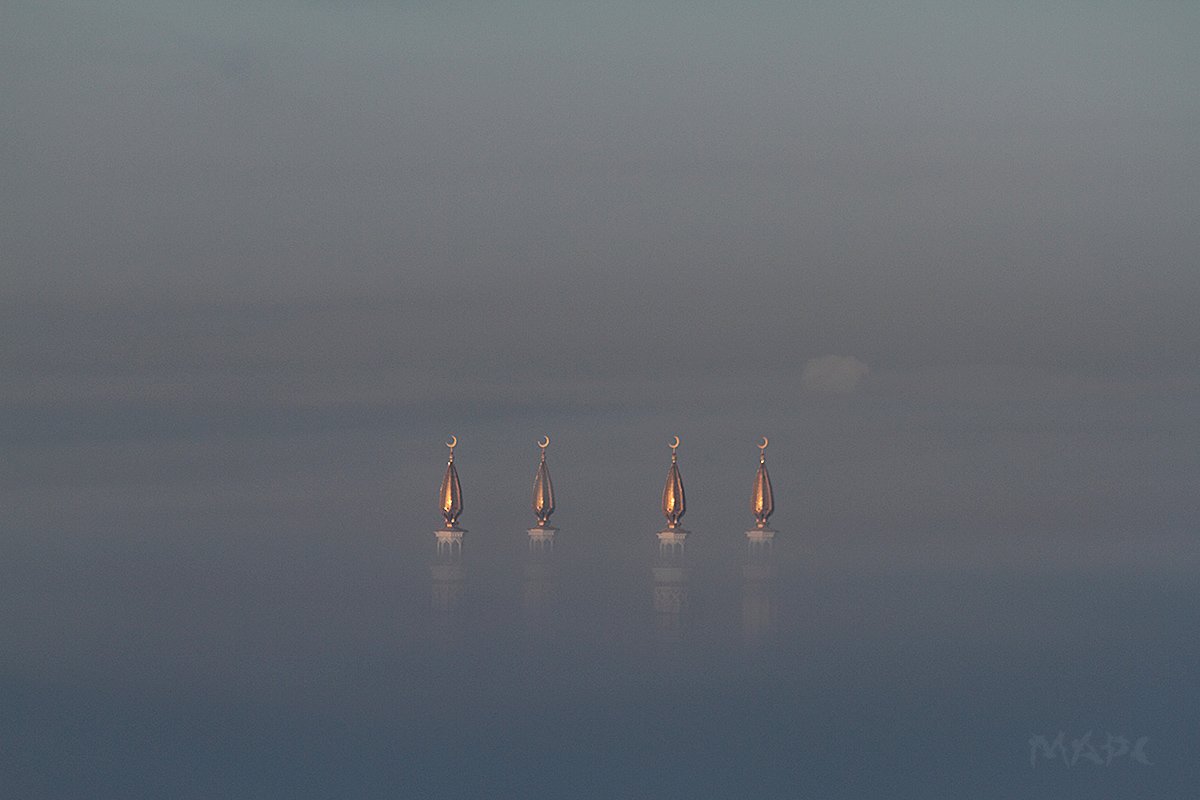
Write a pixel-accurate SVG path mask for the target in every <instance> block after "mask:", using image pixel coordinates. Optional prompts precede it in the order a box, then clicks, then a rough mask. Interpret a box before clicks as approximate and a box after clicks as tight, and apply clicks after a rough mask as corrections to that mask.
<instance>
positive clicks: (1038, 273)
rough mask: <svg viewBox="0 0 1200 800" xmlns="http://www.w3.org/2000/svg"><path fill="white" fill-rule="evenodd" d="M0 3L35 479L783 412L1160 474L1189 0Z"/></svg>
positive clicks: (1193, 270) (1179, 322)
mask: <svg viewBox="0 0 1200 800" xmlns="http://www.w3.org/2000/svg"><path fill="white" fill-rule="evenodd" d="M0 13H2V15H3V16H2V24H0V44H2V46H0V59H2V61H0V99H2V101H3V102H2V104H0V125H2V130H3V136H2V137H0V179H2V182H3V185H4V187H5V189H4V192H3V194H2V196H0V251H2V258H0V270H2V278H3V283H2V292H3V309H4V313H3V316H2V318H0V319H2V322H0V324H2V325H3V330H2V331H0V333H2V336H0V341H2V342H3V344H2V345H0V348H2V349H0V357H2V359H3V377H2V378H0V397H2V402H3V404H4V411H5V413H4V419H5V422H4V426H5V437H6V438H8V439H9V440H11V441H14V442H19V443H23V447H25V448H26V449H24V450H22V451H21V452H22V453H23V454H24V455H27V456H29V457H30V458H32V457H33V456H32V455H30V454H31V453H33V452H34V450H31V449H28V448H36V447H38V446H40V445H39V443H41V444H45V443H50V444H54V443H61V442H62V441H68V442H69V441H77V440H81V439H82V440H89V439H93V438H97V437H98V438H101V439H111V438H116V439H117V440H122V439H126V438H131V439H139V438H144V437H147V436H148V437H151V438H153V437H155V436H160V435H171V436H177V435H184V436H188V435H191V434H195V433H197V432H199V433H200V434H203V433H204V431H205V430H207V428H206V427H205V425H206V424H209V423H206V422H205V420H209V421H210V422H211V424H212V425H218V423H216V422H212V421H213V420H222V421H223V422H221V423H220V424H219V425H218V427H221V426H224V428H222V430H224V429H225V428H229V427H230V426H232V429H233V430H236V431H243V432H250V433H253V432H255V431H259V432H262V431H266V432H267V433H269V432H270V431H271V430H275V429H276V428H278V427H279V426H280V425H281V424H282V425H283V426H284V427H285V428H288V426H293V427H298V428H301V429H307V428H310V427H317V428H321V427H329V426H334V427H336V426H338V425H340V424H342V423H340V422H339V420H345V419H357V420H363V419H365V420H366V423H363V424H373V423H371V420H376V421H383V420H386V421H387V423H386V424H393V425H407V426H408V429H411V426H412V423H413V422H414V421H415V420H421V421H422V422H427V423H428V424H429V425H430V426H431V431H430V432H429V434H430V435H431V436H432V435H435V434H433V431H438V433H436V435H437V436H439V437H440V436H441V433H440V432H441V431H443V430H445V429H448V428H451V427H455V426H462V425H464V424H469V423H470V421H471V420H472V419H476V418H480V415H482V416H483V417H488V416H489V415H492V416H494V415H497V414H500V415H501V416H502V415H503V414H505V413H508V412H509V411H512V410H513V409H517V410H523V411H525V412H528V413H530V414H533V415H536V414H537V413H561V412H563V411H577V412H578V413H579V414H581V415H583V418H586V417H587V415H589V414H599V413H602V412H607V413H613V414H617V415H620V414H622V413H625V414H628V413H632V412H635V411H638V410H643V411H654V412H657V413H662V414H664V415H666V416H667V417H673V418H674V419H676V420H677V423H676V424H679V425H684V424H686V423H688V422H689V421H698V420H699V419H700V416H699V415H701V414H703V413H708V412H712V413H733V414H734V415H735V416H737V415H743V416H747V417H750V418H751V419H753V420H757V421H759V422H772V421H776V422H778V421H779V418H778V414H779V413H782V412H783V411H788V412H789V413H791V412H793V411H794V410H795V409H797V408H804V409H809V410H810V411H811V410H812V409H816V411H814V412H812V413H814V414H816V416H815V417H813V416H811V415H810V417H808V418H805V420H804V424H805V425H807V426H808V428H807V430H808V433H807V435H809V436H812V437H816V438H817V439H818V440H819V439H820V437H821V436H822V435H823V434H822V431H826V432H827V431H831V430H833V429H834V428H836V426H831V424H830V422H829V419H828V418H825V417H822V416H821V415H822V414H826V412H827V413H828V414H835V413H839V414H843V415H845V416H844V417H843V419H844V420H846V422H845V424H844V425H843V426H842V427H841V428H837V430H839V431H842V432H845V433H847V436H848V435H849V433H851V432H853V433H856V434H861V435H862V437H863V445H862V446H863V447H868V448H869V447H880V446H883V445H884V437H883V436H882V435H880V434H881V431H883V430H889V431H892V432H893V433H894V432H895V431H896V430H898V429H900V428H906V427H907V428H911V427H913V424H914V422H913V419H914V417H913V416H912V415H917V419H918V421H917V422H916V423H915V424H916V425H917V427H920V425H932V426H934V427H938V428H939V429H940V428H945V427H947V426H949V429H950V434H951V435H952V434H953V428H954V426H955V425H958V426H959V428H960V429H968V430H971V431H973V434H972V435H974V436H976V437H980V436H983V437H986V436H988V435H989V434H995V435H996V436H1001V437H1003V436H1007V437H1008V438H1007V439H1003V441H994V440H989V441H988V442H986V445H987V446H988V447H990V448H991V450H990V451H991V452H992V453H993V454H995V453H996V452H998V451H997V450H996V448H995V447H994V446H993V445H997V446H1017V445H1014V440H1023V439H1022V437H1024V439H1032V438H1036V437H1039V436H1040V435H1042V434H1045V433H1047V432H1048V431H1052V432H1053V434H1054V435H1055V436H1060V437H1061V436H1068V437H1069V436H1070V435H1071V434H1072V433H1074V434H1078V435H1079V436H1087V437H1091V438H1090V442H1091V444H1092V445H1094V446H1095V447H1098V448H1100V449H1101V451H1102V455H1103V454H1104V453H1109V455H1105V456H1104V457H1105V458H1112V459H1113V462H1114V471H1116V470H1117V469H1124V467H1123V466H1121V467H1118V466H1117V464H1116V462H1117V461H1120V460H1121V459H1123V458H1125V456H1124V455H1122V456H1114V455H1111V453H1110V450H1111V448H1112V447H1117V446H1120V447H1124V446H1125V445H1127V444H1128V445H1129V446H1130V447H1134V448H1137V447H1142V448H1143V450H1141V451H1138V453H1132V451H1130V452H1131V455H1132V456H1133V457H1134V458H1135V461H1136V460H1138V459H1140V460H1141V462H1142V463H1141V464H1140V466H1138V465H1137V464H1135V465H1134V468H1135V469H1149V470H1152V471H1153V470H1156V469H1158V468H1160V467H1161V468H1162V469H1163V470H1164V471H1165V472H1166V473H1169V475H1170V477H1164V478H1162V480H1165V481H1167V484H1166V485H1167V488H1162V487H1163V484H1162V483H1161V480H1160V479H1159V478H1157V477H1156V478H1153V479H1151V478H1146V479H1145V480H1146V482H1147V483H1152V484H1156V485H1158V486H1159V489H1160V490H1161V491H1167V492H1169V493H1170V492H1175V491H1176V490H1178V491H1179V492H1181V493H1182V492H1183V491H1184V490H1185V489H1186V487H1188V486H1194V484H1195V479H1196V478H1197V468H1196V464H1195V460H1194V457H1193V456H1192V455H1190V454H1189V453H1192V452H1194V445H1195V444H1196V433H1195V427H1194V424H1193V422H1194V421H1193V419H1192V410H1194V407H1195V402H1196V400H1197V392H1198V387H1200V375H1198V372H1197V367H1196V353H1197V351H1198V350H1200V326H1198V325H1196V324H1195V309H1196V308H1197V307H1198V306H1200V270H1198V269H1197V253H1200V228H1198V227H1197V226H1196V224H1195V219H1196V216H1197V211H1198V209H1200V202H1198V201H1200V153H1198V150H1200V147H1198V141H1197V138H1198V137H1197V131H1200V99H1198V98H1200V95H1198V94H1197V93H1196V91H1195V87H1196V85H1197V79H1198V78H1200V54H1198V53H1200V51H1198V50H1197V48H1196V47H1195V43H1196V38H1197V35H1198V34H1200V10H1198V9H1197V8H1196V7H1195V6H1194V5H1193V4H1190V3H1160V4H1145V3H1104V4H1090V3H1089V4H1038V3H988V4H970V5H969V6H964V5H963V4H959V3H871V4H861V3H830V4H808V3H754V4H706V5H701V6H698V5H696V4H694V3H693V4H683V3H674V4H672V3H664V2H654V3H628V4H612V3H605V4H599V5H596V4H592V5H588V6H586V7H585V6H584V5H583V4H562V3H550V2H546V3H532V2H518V3H511V2H508V3H488V4H464V3H384V2H359V3H353V2H351V3H324V2H322V3H316V2H310V3H278V2H254V3H233V2H229V3H217V2H200V3H196V2H189V3H181V2H146V1H145V0H131V1H130V2H107V3H84V2H81V3H43V2H9V3H6V4H5V7H4V11H3V12H0ZM824 356H840V357H842V358H843V359H846V360H844V361H842V362H832V366H831V362H819V363H818V365H816V366H814V367H812V368H810V371H809V373H808V377H807V378H805V379H802V376H803V375H804V370H805V367H806V365H808V364H809V361H810V359H814V358H821V357H824ZM850 359H853V360H850ZM820 363H824V364H825V368H824V369H825V371H824V372H822V371H821V369H820V368H819V367H820ZM839 363H840V364H842V366H843V367H844V369H843V370H842V371H841V372H839V371H838V368H837V364H839ZM847 365H848V366H847ZM830 369H832V372H830ZM845 369H848V370H849V372H845ZM814 370H815V371H814ZM864 373H865V374H864ZM847 375H850V376H852V377H851V379H849V382H847V380H848V379H847ZM822 389H842V390H845V389H852V390H853V391H851V392H845V391H841V392H834V393H826V392H823V391H822ZM864 392H865V393H867V394H868V395H869V396H870V397H871V398H872V399H871V400H870V402H869V403H868V406H869V407H865V408H864V407H861V406H860V407H857V408H856V407H854V406H853V405H852V404H853V403H855V402H858V403H860V404H861V403H864V402H866V401H864V400H862V399H861V398H859V399H858V400H855V399H854V398H855V396H856V395H861V394H863V393H864ZM821 409H825V410H824V411H822V410H821ZM806 413H807V412H806ZM772 414H775V415H776V416H775V417H772ZM922 415H923V416H922ZM281 418H283V419H285V420H291V421H290V422H287V421H285V422H284V423H280V422H279V419H281ZM921 419H923V420H924V422H920V420H921ZM379 424H384V422H380V423H379ZM668 424H669V423H668ZM759 427H761V426H759ZM260 428H261V429H262V430H261V431H260V430H259V429H260ZM757 430H758V427H755V426H753V425H751V427H749V428H747V431H746V435H747V436H751V437H752V436H754V435H755V433H756V431H757ZM872 430H874V433H870V431H872ZM1147 430H1149V431H1151V432H1152V441H1150V442H1149V443H1147V440H1146V437H1145V436H1143V435H1142V432H1145V431H1147ZM540 431H541V427H540V426H538V427H537V430H536V431H535V432H534V435H535V436H536V435H539V434H540ZM189 432H190V433H189ZM839 435H840V434H839ZM939 435H942V434H941V433H939ZM1079 436H1076V438H1075V439H1073V440H1072V443H1071V445H1070V446H1076V445H1079V444H1081V442H1080V441H1079ZM1181 437H1182V438H1181ZM1114 439H1115V441H1114ZM1125 440H1133V441H1130V442H1126V441H1125ZM945 443H946V442H945V440H944V439H943V440H940V441H939V442H935V443H933V444H932V445H931V446H932V447H935V448H936V447H941V446H942V445H944V444H945ZM1171 443H1175V446H1176V447H1177V448H1178V450H1177V451H1176V450H1173V449H1172V445H1171ZM795 444H796V446H797V448H799V447H800V446H805V447H817V448H818V450H820V447H819V445H818V444H817V443H816V442H813V441H809V442H797V443H795ZM1026 444H1028V442H1026ZM850 446H851V444H850V442H849V439H848V438H847V437H843V441H842V442H841V443H837V442H834V441H833V440H832V434H831V438H830V441H829V442H827V447H828V449H829V450H830V451H831V452H833V451H838V450H842V449H844V448H846V447H850ZM1021 446H1026V445H1021ZM1037 446H1039V447H1043V446H1044V447H1045V452H1046V454H1047V455H1048V456H1055V455H1061V454H1062V453H1064V452H1065V447H1064V444H1063V443H1062V442H1057V443H1053V444H1051V443H1047V442H1045V441H1042V440H1039V444H1038V445H1037ZM1164 447H1165V448H1166V449H1165V450H1164V449H1163V448H1164ZM435 452H436V451H435ZM1123 452H1125V451H1123ZM1155 454H1165V458H1166V463H1165V464H1163V463H1156V461H1157V462H1161V461H1162V459H1156V456H1155ZM1093 461H1094V460H1093ZM26 467H28V468H32V465H29V464H27V465H26ZM1009 467H1011V468H1013V469H1019V467H1018V466H1017V465H1016V464H1009ZM22 469H24V468H22ZM22 469H18V476H19V475H22V474H30V473H28V471H27V470H26V471H24V472H23V471H22ZM1110 477H1111V476H1110ZM1111 480H1113V481H1115V480H1116V479H1115V477H1111ZM1171 487H1175V488H1171ZM1188 491H1190V489H1189V490H1188ZM1181 497H1182V494H1180V495H1179V496H1178V497H1176V499H1177V500H1178V499H1180V498H1181Z"/></svg>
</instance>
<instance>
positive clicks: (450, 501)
mask: <svg viewBox="0 0 1200 800" xmlns="http://www.w3.org/2000/svg"><path fill="white" fill-rule="evenodd" d="M457 446H458V437H457V436H455V435H454V434H450V441H448V442H446V447H449V448H450V457H449V459H447V461H446V474H445V475H443V476H442V490H441V493H440V498H439V499H440V501H441V506H442V508H441V511H442V519H443V520H444V521H445V523H446V527H445V530H448V531H452V530H457V529H458V516H459V514H461V513H462V510H463V497H462V485H461V484H460V483H459V482H458V470H457V469H455V468H454V448H455V447H457Z"/></svg>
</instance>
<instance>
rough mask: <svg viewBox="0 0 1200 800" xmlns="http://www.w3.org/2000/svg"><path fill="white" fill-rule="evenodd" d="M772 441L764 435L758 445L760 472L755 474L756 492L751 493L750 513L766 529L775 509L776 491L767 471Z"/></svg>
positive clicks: (758, 524) (757, 523) (755, 521)
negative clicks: (769, 446) (768, 448)
mask: <svg viewBox="0 0 1200 800" xmlns="http://www.w3.org/2000/svg"><path fill="white" fill-rule="evenodd" d="M768 444H770V441H769V440H768V439H767V437H765V436H764V437H762V444H760V445H759V446H758V472H757V473H756V474H755V476H754V492H753V493H752V494H751V495H750V513H752V514H754V523H755V524H756V525H757V526H758V527H759V528H760V529H763V530H765V529H766V528H767V520H768V519H769V518H770V516H771V514H772V513H774V511H775V493H774V492H773V491H771V475H770V473H768V472H767V445H768Z"/></svg>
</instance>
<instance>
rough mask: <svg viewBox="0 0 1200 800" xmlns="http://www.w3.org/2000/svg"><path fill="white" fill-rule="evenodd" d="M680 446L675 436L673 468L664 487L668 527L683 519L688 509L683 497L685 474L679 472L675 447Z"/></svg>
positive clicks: (672, 526)
mask: <svg viewBox="0 0 1200 800" xmlns="http://www.w3.org/2000/svg"><path fill="white" fill-rule="evenodd" d="M678 447H679V437H678V436H676V437H674V441H673V443H672V444H671V469H670V470H669V471H668V472H667V484H666V486H664V487H663V495H662V512H663V516H664V517H666V518H667V528H668V529H670V528H674V527H676V526H677V525H679V520H681V519H683V515H684V512H686V511H687V502H686V501H685V500H684V497H683V476H682V475H680V474H679V464H678V463H677V457H676V455H675V449H676V448H678Z"/></svg>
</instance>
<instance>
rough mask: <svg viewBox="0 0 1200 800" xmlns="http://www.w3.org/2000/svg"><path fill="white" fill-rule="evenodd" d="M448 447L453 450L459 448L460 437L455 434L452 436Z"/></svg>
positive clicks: (447, 444) (447, 443)
mask: <svg viewBox="0 0 1200 800" xmlns="http://www.w3.org/2000/svg"><path fill="white" fill-rule="evenodd" d="M446 447H449V448H450V449H451V450H453V449H454V448H456V447H458V437H457V436H455V435H454V434H453V433H452V434H450V441H448V442H446Z"/></svg>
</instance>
